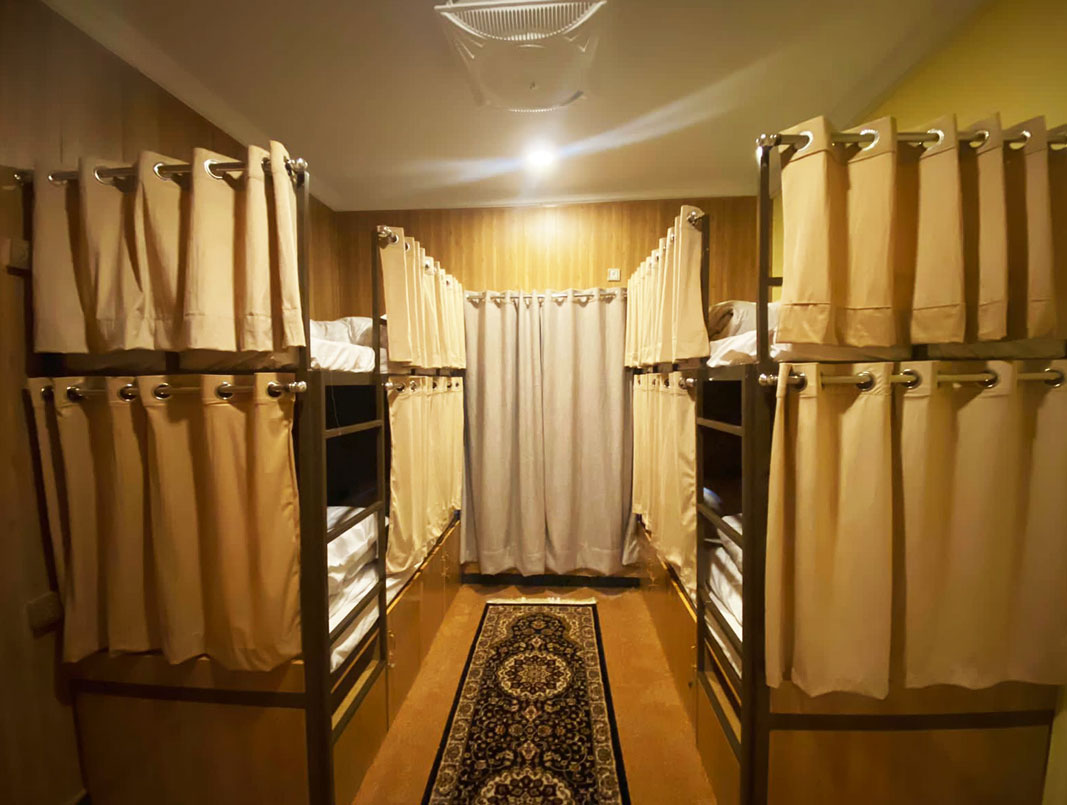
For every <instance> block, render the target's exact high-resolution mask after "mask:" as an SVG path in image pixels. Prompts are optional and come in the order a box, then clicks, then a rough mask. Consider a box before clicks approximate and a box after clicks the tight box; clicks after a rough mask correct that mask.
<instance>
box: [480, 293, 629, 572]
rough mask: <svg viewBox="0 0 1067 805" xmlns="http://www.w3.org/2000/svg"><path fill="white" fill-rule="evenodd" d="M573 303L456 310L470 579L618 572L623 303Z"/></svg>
mask: <svg viewBox="0 0 1067 805" xmlns="http://www.w3.org/2000/svg"><path fill="white" fill-rule="evenodd" d="M577 293H579V292H568V293H567V296H566V298H564V299H561V300H558V301H557V300H553V299H551V298H550V292H546V293H545V294H536V293H519V292H508V293H506V294H503V295H501V296H499V297H498V296H495V295H487V298H485V299H468V300H467V302H466V305H465V311H466V332H467V355H468V368H467V377H466V406H467V423H468V424H467V477H466V484H465V486H464V506H463V544H464V557H465V559H466V560H467V561H477V562H478V563H479V565H480V568H481V570H482V572H485V573H500V572H503V571H506V570H510V569H516V570H518V571H519V572H520V573H523V574H526V575H535V574H541V573H545V572H553V573H568V572H571V571H574V570H579V569H587V570H595V571H598V572H601V573H613V572H615V571H617V570H618V569H619V567H620V566H621V564H622V563H623V562H624V561H626V557H625V551H626V548H627V537H628V535H629V525H630V518H629V513H630V501H629V493H630V477H629V476H630V462H631V457H630V450H631V444H630V442H631V432H630V410H629V409H630V404H631V400H630V395H629V384H628V382H627V377H626V372H625V370H624V369H623V365H622V358H623V350H624V346H625V343H624V336H625V321H626V311H625V303H624V302H623V300H622V299H620V298H618V296H617V295H612V294H603V293H601V294H598V298H595V299H589V300H586V301H579V300H578V299H576V298H575V295H576V294H577ZM586 293H594V294H595V293H597V292H596V291H592V292H586ZM542 298H543V302H542Z"/></svg>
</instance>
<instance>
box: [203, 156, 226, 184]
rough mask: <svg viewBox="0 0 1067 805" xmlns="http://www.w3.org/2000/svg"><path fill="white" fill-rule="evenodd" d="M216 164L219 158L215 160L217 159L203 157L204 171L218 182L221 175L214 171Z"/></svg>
mask: <svg viewBox="0 0 1067 805" xmlns="http://www.w3.org/2000/svg"><path fill="white" fill-rule="evenodd" d="M218 164H219V160H217V159H205V160H204V173H206V174H207V175H208V176H210V177H211V178H212V179H214V180H216V181H218V182H221V181H222V178H223V177H221V176H219V175H218V174H217V173H215V166H216V165H218Z"/></svg>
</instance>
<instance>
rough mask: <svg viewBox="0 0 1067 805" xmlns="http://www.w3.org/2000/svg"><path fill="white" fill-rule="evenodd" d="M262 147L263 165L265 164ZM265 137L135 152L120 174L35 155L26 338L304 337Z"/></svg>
mask: <svg viewBox="0 0 1067 805" xmlns="http://www.w3.org/2000/svg"><path fill="white" fill-rule="evenodd" d="M268 154H269V157H270V166H271V167H270V173H269V176H270V177H271V178H270V180H269V181H268V178H267V177H268V174H267V173H266V172H265V169H264V159H266V158H267V157H268ZM287 157H288V154H287V153H286V152H285V149H284V148H283V147H282V146H281V145H280V144H278V143H272V144H271V149H270V151H269V152H268V151H267V150H265V149H262V148H257V147H254V146H253V147H250V148H249V149H248V151H247V153H246V154H245V155H244V158H245V159H246V160H247V161H246V163H245V164H246V170H244V171H241V172H233V173H224V174H219V175H216V173H213V172H211V170H210V167H211V165H212V164H213V163H216V162H234V161H236V160H235V159H234V158H233V157H230V156H226V155H222V154H216V153H214V152H211V151H208V150H205V149H199V148H198V149H194V151H193V155H192V160H191V175H190V176H189V177H186V178H175V177H169V178H166V177H164V175H162V174H161V173H160V172H159V170H158V168H159V167H160V166H165V165H171V164H178V163H179V160H175V159H172V158H170V157H166V156H163V155H160V154H155V153H151V152H145V153H142V154H141V155H140V156H139V158H138V160H137V161H136V164H135V166H134V169H135V173H136V175H135V176H134V177H132V178H114V179H111V178H106V177H105V178H98V173H97V170H98V169H99V168H102V167H117V165H116V164H114V163H104V162H101V161H100V160H97V159H92V158H83V159H82V160H81V163H80V164H79V167H78V179H77V180H76V181H73V180H72V181H61V180H60V181H52V180H50V179H48V175H49V172H50V171H51V170H54V167H50V166H47V165H38V166H37V171H36V173H37V175H38V176H39V177H40V181H38V182H36V183H35V187H36V190H35V202H34V237H33V243H34V271H33V281H34V323H35V332H34V346H35V349H36V350H37V351H39V352H65V353H84V352H94V353H97V352H113V351H117V350H133V349H148V350H153V349H154V350H168V351H180V350H189V349H205V350H221V351H231V352H232V351H237V350H240V351H253V352H269V351H278V350H282V349H284V348H287V347H294V346H302V345H303V343H304V335H303V319H302V317H301V311H300V285H299V277H298V273H297V255H296V195H295V190H294V188H293V185H292V182H291V180H290V178H289V175H288V172H287V170H286V163H285V160H286V159H287Z"/></svg>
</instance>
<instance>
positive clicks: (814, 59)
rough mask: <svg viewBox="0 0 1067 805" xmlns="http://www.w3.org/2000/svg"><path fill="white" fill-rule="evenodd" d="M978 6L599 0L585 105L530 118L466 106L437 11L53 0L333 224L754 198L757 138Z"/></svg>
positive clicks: (258, 2)
mask: <svg viewBox="0 0 1067 805" xmlns="http://www.w3.org/2000/svg"><path fill="white" fill-rule="evenodd" d="M983 1H984V0H861V2H856V1H855V0H818V1H817V2H812V1H811V0H792V2H783V0H760V2H738V1H737V0H705V1H704V2H700V0H689V1H688V2H686V0H609V2H608V5H607V7H606V8H605V9H604V10H603V11H602V12H600V13H601V14H603V15H604V19H603V29H602V34H601V39H600V45H599V51H598V53H597V57H596V61H595V64H594V67H593V73H592V77H591V82H590V87H589V92H588V97H586V98H584V99H582V100H580V101H578V102H577V103H575V104H574V105H572V106H570V107H567V108H566V109H563V110H560V111H556V112H548V113H539V114H537V113H535V114H530V113H515V112H506V111H502V110H498V109H492V108H487V107H479V106H477V105H476V104H475V102H474V99H473V94H472V93H471V90H470V88H469V85H468V83H467V80H466V75H465V73H464V71H463V68H462V66H461V65H460V63H459V60H458V59H457V58H455V57H454V55H453V54H452V52H451V51H450V49H449V45H448V43H447V41H446V38H445V36H444V34H443V32H442V31H441V29H440V26H439V23H438V20H437V18H436V15H435V14H434V12H433V4H434V0H343V1H342V0H303V2H291V1H290V2H283V0H224V1H223V2H219V0H169V2H161V1H160V0H153V2H144V0H46V2H48V3H49V5H51V6H52V7H53V8H54V9H56V10H57V11H58V12H59V13H61V14H63V15H64V16H66V17H67V18H68V19H70V20H71V21H72V22H73V23H74V24H75V25H77V26H79V27H80V28H82V29H83V30H85V31H86V32H87V33H88V34H89V35H91V36H93V37H94V38H95V39H97V40H99V41H100V42H101V43H102V44H104V45H105V46H106V47H108V48H110V49H111V50H112V51H114V52H115V53H116V54H118V55H119V56H120V57H121V58H123V59H125V60H126V61H128V62H130V63H131V64H133V65H134V66H135V67H137V68H138V69H139V70H140V71H141V72H143V73H144V74H145V75H147V76H148V77H149V78H151V79H153V80H154V81H156V82H157V83H159V84H160V85H161V86H163V87H164V88H166V89H167V90H169V91H170V92H172V93H173V94H174V95H176V96H177V97H178V98H179V99H181V100H182V101H184V102H185V103H187V104H189V105H190V106H191V107H193V108H194V109H196V110H197V111H198V112H200V113H201V114H202V115H204V116H205V117H207V118H208V119H209V120H211V121H212V122H213V123H215V124H216V125H219V126H220V127H221V128H223V129H225V130H226V131H228V132H229V133H230V134H232V135H233V136H235V137H236V138H238V139H240V140H242V141H246V142H250V141H259V142H262V141H264V140H266V139H267V137H268V136H269V137H271V138H274V139H279V140H282V141H283V142H285V143H286V145H287V146H288V147H289V149H290V151H291V152H293V153H294V154H297V155H300V156H303V157H305V158H306V159H307V160H308V162H309V163H310V165H311V169H312V175H313V176H314V180H313V181H314V184H313V192H314V193H315V194H316V195H318V196H319V198H321V199H322V200H323V201H325V202H326V203H328V204H329V205H330V206H332V207H334V208H335V209H338V210H356V209H400V208H424V207H465V206H482V205H496V204H515V203H547V202H562V201H590V200H605V199H636V198H671V197H683V196H703V195H734V194H747V193H753V192H754V191H755V174H754V157H753V153H754V142H755V137H756V135H757V134H759V133H760V132H762V131H771V130H777V129H779V128H782V127H785V126H788V125H791V124H793V123H796V122H799V121H801V120H803V119H805V118H808V117H811V116H814V115H816V114H826V115H828V116H829V117H830V118H831V119H832V120H834V121H835V122H837V123H838V124H839V125H847V124H852V123H855V122H857V120H856V118H857V116H858V115H860V114H863V113H864V112H866V111H868V110H869V109H870V108H871V107H872V105H873V104H874V103H875V102H876V101H877V100H878V99H879V98H880V97H882V96H883V95H884V93H885V92H886V91H887V90H888V89H889V88H890V87H891V86H892V85H893V84H894V83H895V82H896V81H897V80H898V79H899V78H900V77H901V76H902V75H903V74H904V73H905V72H906V71H907V70H908V69H909V68H910V67H912V66H913V65H914V64H915V63H916V62H918V61H919V60H921V59H922V58H923V57H924V56H925V55H927V54H928V53H930V52H931V51H933V50H934V49H936V47H937V46H938V45H939V44H940V43H942V42H943V41H944V39H945V38H946V37H947V36H948V35H949V34H950V33H951V32H952V31H953V30H955V29H956V28H958V27H959V26H960V25H961V24H962V23H963V22H964V21H965V20H966V19H967V18H968V17H969V16H970V14H971V13H973V11H974V10H975V9H976V8H977V7H978V6H980V5H982V3H983ZM948 111H951V110H948ZM534 141H549V142H552V143H555V144H556V145H557V146H559V147H560V148H561V149H562V150H563V152H564V153H565V154H566V155H567V156H566V157H565V158H564V159H563V160H562V161H561V162H560V164H559V165H558V166H557V168H556V170H555V171H554V172H552V173H551V174H550V175H547V176H544V177H541V178H539V179H536V180H534V179H532V178H531V177H530V176H529V175H527V174H526V173H525V171H524V170H523V168H522V165H521V161H520V159H519V158H520V157H521V155H522V154H523V152H524V151H525V150H526V148H527V147H528V146H529V144H530V143H532V142H534Z"/></svg>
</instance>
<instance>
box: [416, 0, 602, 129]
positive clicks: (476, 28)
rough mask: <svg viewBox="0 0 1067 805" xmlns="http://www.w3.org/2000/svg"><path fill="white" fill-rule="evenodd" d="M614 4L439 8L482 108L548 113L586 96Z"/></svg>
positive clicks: (467, 0) (561, 0)
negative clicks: (602, 13) (602, 15)
mask: <svg viewBox="0 0 1067 805" xmlns="http://www.w3.org/2000/svg"><path fill="white" fill-rule="evenodd" d="M606 4H607V0H527V1H526V2H513V1H512V0H456V1H455V2H453V1H452V0H450V1H449V2H448V3H445V4H444V5H439V6H434V10H435V11H436V12H437V13H438V14H439V15H440V16H441V20H442V22H443V23H444V27H445V33H446V34H447V35H448V37H449V39H451V40H452V44H453V46H454V47H455V49H456V52H457V53H458V54H459V57H460V59H461V60H462V61H463V64H464V66H465V67H466V68H467V72H468V74H469V75H470V79H471V84H472V86H473V89H474V93H475V96H476V97H477V100H478V102H479V103H482V104H488V105H490V106H498V107H501V108H503V109H509V110H511V111H514V112H545V111H549V110H551V109H559V108H561V107H563V106H566V105H567V104H569V103H573V102H574V101H576V100H577V99H578V98H580V97H582V95H583V94H584V93H585V83H586V78H587V74H588V71H589V65H590V64H592V61H593V56H594V55H595V54H596V46H597V39H598V33H599V31H598V28H599V17H597V15H596V12H597V11H599V10H600V9H601V8H603V7H604V6H605V5H606Z"/></svg>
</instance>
